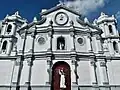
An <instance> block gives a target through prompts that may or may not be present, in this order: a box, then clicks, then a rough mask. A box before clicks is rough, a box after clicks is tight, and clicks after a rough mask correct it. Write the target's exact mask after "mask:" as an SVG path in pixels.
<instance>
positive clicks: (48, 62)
mask: <svg viewBox="0 0 120 90" xmlns="http://www.w3.org/2000/svg"><path fill="white" fill-rule="evenodd" d="M51 62H52V59H51V57H47V65H51Z"/></svg>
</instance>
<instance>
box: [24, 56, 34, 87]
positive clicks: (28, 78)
mask: <svg viewBox="0 0 120 90" xmlns="http://www.w3.org/2000/svg"><path fill="white" fill-rule="evenodd" d="M32 65H33V63H32V60H31V58H30V59H28V60H27V65H26V74H27V77H26V79H27V80H26V82H25V84H27V85H28V84H30V81H31V70H32Z"/></svg>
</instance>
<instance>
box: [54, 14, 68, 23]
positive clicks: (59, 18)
mask: <svg viewBox="0 0 120 90" xmlns="http://www.w3.org/2000/svg"><path fill="white" fill-rule="evenodd" d="M55 22H56V24H58V25H65V24H66V23H67V22H68V15H67V14H66V13H64V12H59V13H57V14H56V16H55Z"/></svg>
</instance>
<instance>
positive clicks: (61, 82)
mask: <svg viewBox="0 0 120 90" xmlns="http://www.w3.org/2000/svg"><path fill="white" fill-rule="evenodd" d="M59 75H60V90H62V89H65V88H66V85H65V73H64V71H63V69H59Z"/></svg>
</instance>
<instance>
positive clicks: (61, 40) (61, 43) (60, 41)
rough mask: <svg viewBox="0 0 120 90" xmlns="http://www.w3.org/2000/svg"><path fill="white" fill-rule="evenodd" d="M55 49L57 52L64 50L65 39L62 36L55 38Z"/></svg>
mask: <svg viewBox="0 0 120 90" xmlns="http://www.w3.org/2000/svg"><path fill="white" fill-rule="evenodd" d="M57 49H59V50H64V49H65V38H64V37H62V36H61V37H58V38H57Z"/></svg>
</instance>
